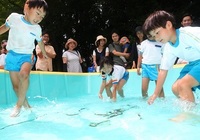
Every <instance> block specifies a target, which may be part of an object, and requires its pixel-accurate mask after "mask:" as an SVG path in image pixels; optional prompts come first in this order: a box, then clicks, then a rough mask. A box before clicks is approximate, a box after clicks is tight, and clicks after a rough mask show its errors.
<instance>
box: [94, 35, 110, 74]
mask: <svg viewBox="0 0 200 140" xmlns="http://www.w3.org/2000/svg"><path fill="white" fill-rule="evenodd" d="M106 43H107V39H106V38H105V37H104V36H102V35H99V36H97V38H96V41H95V45H96V47H97V48H95V49H94V50H93V55H92V58H93V64H94V67H95V70H96V72H99V66H100V61H101V59H102V58H103V57H105V56H108V55H109V50H108V47H105V44H106Z"/></svg>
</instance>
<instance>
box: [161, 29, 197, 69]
mask: <svg viewBox="0 0 200 140" xmlns="http://www.w3.org/2000/svg"><path fill="white" fill-rule="evenodd" d="M176 36H177V39H176V42H175V44H172V43H171V42H168V43H166V44H165V49H164V52H163V58H162V61H161V66H160V69H163V70H169V69H170V68H172V66H173V65H174V62H175V60H176V58H177V57H179V58H180V59H183V60H185V61H188V62H192V61H195V60H199V59H200V27H181V28H180V29H177V30H176Z"/></svg>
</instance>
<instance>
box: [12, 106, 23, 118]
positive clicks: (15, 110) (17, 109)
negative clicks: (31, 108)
mask: <svg viewBox="0 0 200 140" xmlns="http://www.w3.org/2000/svg"><path fill="white" fill-rule="evenodd" d="M20 110H21V108H19V107H17V106H15V107H14V109H13V111H12V113H11V114H10V117H17V116H18V115H19V113H20Z"/></svg>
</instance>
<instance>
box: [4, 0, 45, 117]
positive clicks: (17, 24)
mask: <svg viewBox="0 0 200 140" xmlns="http://www.w3.org/2000/svg"><path fill="white" fill-rule="evenodd" d="M47 8H48V5H47V3H46V2H45V0H27V1H26V3H25V5H24V15H22V14H18V13H12V14H10V15H9V17H8V18H7V19H6V22H5V24H3V25H2V26H1V27H0V34H3V33H5V32H7V31H8V30H9V35H8V42H7V50H8V53H7V57H6V60H5V63H6V64H5V70H8V71H9V74H10V78H11V82H12V86H13V89H14V91H15V93H16V95H17V97H18V100H17V103H16V106H15V107H14V110H13V112H12V113H11V115H10V116H11V117H16V116H18V115H19V113H20V110H21V107H22V106H24V107H25V108H30V105H29V103H28V101H27V99H26V92H27V89H28V86H29V75H30V71H31V68H32V61H33V60H32V59H31V58H32V53H33V49H34V48H35V44H34V42H35V40H36V41H37V42H38V45H39V46H40V48H41V50H42V53H43V55H44V56H45V57H46V58H47V55H46V52H45V49H44V44H43V42H42V39H41V33H42V32H41V27H40V26H39V23H40V22H41V21H42V20H43V18H44V17H45V15H46V11H47Z"/></svg>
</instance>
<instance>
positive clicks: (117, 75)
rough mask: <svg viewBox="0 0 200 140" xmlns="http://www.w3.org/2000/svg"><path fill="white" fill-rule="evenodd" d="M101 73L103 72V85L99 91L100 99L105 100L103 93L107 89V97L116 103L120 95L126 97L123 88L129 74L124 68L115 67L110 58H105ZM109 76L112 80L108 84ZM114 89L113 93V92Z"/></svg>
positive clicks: (101, 64)
mask: <svg viewBox="0 0 200 140" xmlns="http://www.w3.org/2000/svg"><path fill="white" fill-rule="evenodd" d="M100 71H101V72H102V83H101V87H100V91H99V98H100V99H103V96H102V93H103V90H104V89H106V93H107V96H108V97H110V99H112V101H114V102H115V101H116V99H117V95H116V93H117V92H118V94H119V95H120V96H121V97H124V92H123V89H122V88H123V86H124V85H125V84H126V82H127V80H128V78H129V72H128V71H126V69H125V68H124V67H123V66H120V65H114V62H113V61H112V60H111V59H110V58H109V57H108V56H106V57H104V58H102V60H101V63H100ZM107 76H110V77H111V79H110V80H109V81H108V82H107V81H106V80H107ZM111 87H112V91H111Z"/></svg>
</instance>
